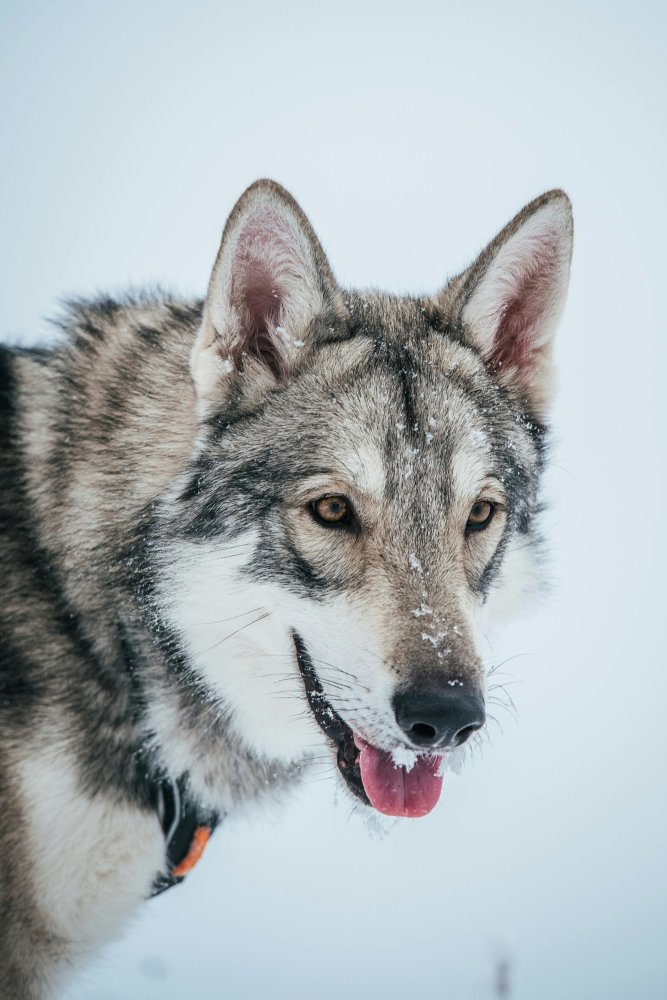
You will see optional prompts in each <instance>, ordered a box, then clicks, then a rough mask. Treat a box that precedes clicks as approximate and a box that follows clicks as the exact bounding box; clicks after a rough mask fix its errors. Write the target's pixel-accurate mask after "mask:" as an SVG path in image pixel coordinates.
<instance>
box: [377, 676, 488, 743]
mask: <svg viewBox="0 0 667 1000" xmlns="http://www.w3.org/2000/svg"><path fill="white" fill-rule="evenodd" d="M394 711H395V713H396V720H397V722H398V724H399V726H400V727H401V729H402V730H403V732H404V733H405V735H406V736H407V737H408V739H409V740H410V741H411V742H412V743H413V744H414V745H415V746H417V747H460V746H461V744H462V743H465V741H466V740H467V739H468V737H469V736H472V734H473V733H474V732H475V730H476V729H481V727H482V726H483V725H484V699H483V698H482V696H481V695H480V694H476V693H466V692H464V691H461V689H460V688H457V687H447V688H444V689H442V688H437V689H435V688H433V689H431V690H427V689H426V690H425V689H424V688H422V687H412V688H407V689H405V690H404V691H400V692H399V693H398V694H397V695H396V697H395V698H394Z"/></svg>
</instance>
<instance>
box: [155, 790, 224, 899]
mask: <svg viewBox="0 0 667 1000" xmlns="http://www.w3.org/2000/svg"><path fill="white" fill-rule="evenodd" d="M155 809H156V812H157V814H158V818H159V820H160V823H161V825H162V829H163V830H164V837H165V848H166V857H167V864H166V871H164V872H160V873H159V874H158V875H156V877H155V881H154V882H153V888H152V890H151V896H158V895H159V894H160V893H161V892H164V891H165V889H171V887H172V885H178V883H179V882H182V881H183V879H184V878H185V876H186V875H187V874H188V872H189V871H191V870H192V869H193V868H194V866H195V865H196V864H197V862H198V861H199V859H200V857H201V856H202V854H203V851H204V848H205V847H206V844H207V843H208V840H209V837H210V836H211V834H212V833H213V831H214V830H215V828H216V826H217V825H218V823H219V822H220V817H219V816H218V815H217V814H216V813H202V811H201V810H199V809H197V808H195V807H194V806H193V805H192V803H191V802H190V800H189V797H188V795H187V792H186V787H185V779H184V778H179V779H178V780H177V781H172V780H171V779H170V778H163V779H161V780H159V781H157V782H156V785H155Z"/></svg>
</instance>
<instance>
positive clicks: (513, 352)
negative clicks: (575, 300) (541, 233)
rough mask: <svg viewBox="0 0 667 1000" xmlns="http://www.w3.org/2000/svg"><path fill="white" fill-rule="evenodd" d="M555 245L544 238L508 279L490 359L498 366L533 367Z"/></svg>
mask: <svg viewBox="0 0 667 1000" xmlns="http://www.w3.org/2000/svg"><path fill="white" fill-rule="evenodd" d="M557 254H558V251H557V248H556V246H555V245H554V244H553V243H552V242H551V241H548V240H544V241H542V243H541V246H540V252H539V253H538V254H537V255H536V256H533V257H532V259H531V262H530V265H531V266H529V267H528V268H526V270H525V271H524V273H523V274H522V275H520V276H518V277H516V278H515V280H514V281H513V282H512V292H513V294H511V295H508V297H507V299H506V301H505V302H504V304H503V307H502V310H501V314H500V319H499V322H498V326H497V329H496V333H495V335H494V338H493V348H492V351H491V360H492V363H493V365H494V366H497V367H499V368H508V367H515V368H518V369H520V370H525V369H530V368H532V367H534V365H535V362H536V358H537V355H538V354H539V351H540V348H541V347H542V344H541V342H540V328H541V326H542V323H543V321H544V319H545V316H546V313H547V312H548V309H549V306H550V304H551V298H552V295H553V292H554V277H555V273H556V269H557V266H558V256H557Z"/></svg>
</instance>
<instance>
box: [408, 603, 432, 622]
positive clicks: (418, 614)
mask: <svg viewBox="0 0 667 1000" xmlns="http://www.w3.org/2000/svg"><path fill="white" fill-rule="evenodd" d="M412 613H413V615H414V616H415V618H422V617H423V616H424V615H432V614H433V609H432V608H429V606H428V604H424V603H423V601H422V603H421V604H420V605H419V607H418V608H415V609H414V611H413V612H412Z"/></svg>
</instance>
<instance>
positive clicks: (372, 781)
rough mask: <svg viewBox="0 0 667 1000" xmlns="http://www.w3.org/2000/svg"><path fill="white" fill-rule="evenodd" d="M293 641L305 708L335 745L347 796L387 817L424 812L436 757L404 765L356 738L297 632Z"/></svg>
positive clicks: (436, 781) (438, 779) (434, 786)
mask: <svg viewBox="0 0 667 1000" xmlns="http://www.w3.org/2000/svg"><path fill="white" fill-rule="evenodd" d="M292 637H293V639H294V648H295V649H296V658H297V662H298V664H299V670H300V671H301V676H302V677H303V683H304V687H305V690H306V697H307V698H308V704H309V705H310V709H311V711H312V713H313V715H314V716H315V719H316V721H317V724H318V725H319V727H320V729H321V730H322V732H323V733H324V734H325V735H326V736H327V737H328V738H329V740H330V741H331V743H332V744H333V745H334V746H335V747H336V760H337V763H338V770H339V771H340V773H341V774H342V776H343V778H344V779H345V783H346V785H347V787H348V788H349V789H350V791H351V792H352V794H353V795H355V796H356V797H357V798H358V799H360V800H361V801H362V802H363V803H364V804H365V805H370V806H373V807H374V808H375V809H377V810H378V812H381V813H384V814H385V815H386V816H409V817H417V816H425V815H426V814H427V813H429V812H430V811H431V810H432V809H433V807H434V806H435V804H436V802H437V801H438V799H439V798H440V792H441V790H442V776H441V775H440V774H439V771H440V764H441V758H440V757H438V756H433V755H428V756H424V755H422V756H419V757H418V756H416V755H413V754H410V753H409V754H408V756H409V757H410V761H409V763H397V762H396V760H395V757H396V754H394V755H393V756H392V754H390V753H388V752H387V751H386V750H380V749H379V748H378V747H374V746H371V744H369V743H367V742H366V741H365V740H364V739H362V737H361V736H359V735H358V734H355V733H354V732H353V731H352V729H351V728H350V727H349V726H348V725H347V723H346V722H344V721H343V719H341V717H340V715H338V713H337V712H336V711H335V709H334V708H333V707H332V706H331V704H330V703H329V701H328V700H327V698H326V695H325V694H324V691H323V690H322V685H321V683H320V679H319V677H318V676H317V672H316V670H315V667H314V666H313V662H312V660H311V658H310V656H309V655H308V650H307V649H306V645H305V643H304V641H303V639H302V638H301V636H300V635H298V633H297V632H292Z"/></svg>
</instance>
